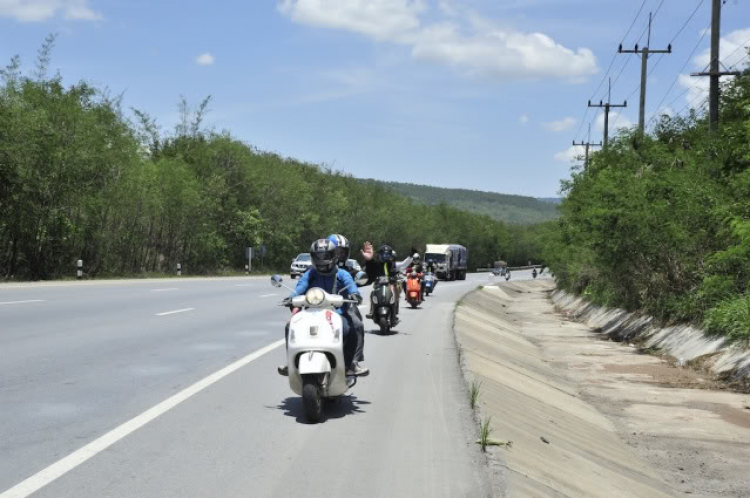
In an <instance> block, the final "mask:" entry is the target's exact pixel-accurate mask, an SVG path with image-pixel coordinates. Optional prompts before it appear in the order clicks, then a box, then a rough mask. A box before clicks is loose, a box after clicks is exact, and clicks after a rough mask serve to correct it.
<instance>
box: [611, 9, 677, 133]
mask: <svg viewBox="0 0 750 498" xmlns="http://www.w3.org/2000/svg"><path fill="white" fill-rule="evenodd" d="M651 18H652V16H651V13H649V14H648V38H647V40H646V46H645V47H643V48H641V49H640V51H639V50H638V44H637V43H636V44H635V48H634V49H633V50H623V49H622V44H620V48H619V49H618V53H620V54H636V55H637V54H640V56H641V102H640V108H639V110H638V132H639V133H640V134H641V135H643V133H644V131H645V129H646V80H647V79H648V56H649V55H650V54H671V53H672V44H669V45H667V49H666V50H651Z"/></svg>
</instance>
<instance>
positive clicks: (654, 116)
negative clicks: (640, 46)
mask: <svg viewBox="0 0 750 498" xmlns="http://www.w3.org/2000/svg"><path fill="white" fill-rule="evenodd" d="M702 3H703V2H701V4H702ZM699 6H700V4H699ZM691 17H692V16H691ZM686 24H687V23H686ZM709 26H710V24H709ZM684 28H685V26H683V27H682V28H680V32H682V30H683V29H684ZM706 33H708V28H707V29H704V30H703V34H702V35H701V37H700V39H699V40H698V43H696V44H695V47H693V51H692V52H690V55H688V56H687V59H686V60H685V63H684V64H683V65H682V68H681V69H680V70H679V71H678V72H677V76H676V77H675V79H674V81H672V84H671V85H669V89H668V90H667V93H665V94H664V97H662V99H661V102H659V105H658V106H656V109H657V111H656V113H654V115H653V116H651V119H649V120H648V123H647V124H646V126H647V127H648V125H649V124H651V122H652V121H653V120H654V119H655V118H656V117H657V116H658V115H659V111H661V110H662V109H663V108H662V104H663V103H664V101H665V100H667V97H668V96H669V93H670V92H671V91H672V89H673V88H674V86H675V85H676V84H677V82H678V81H679V79H680V76H681V75H682V72H683V71H684V70H685V68H686V67H687V65H688V64H689V63H690V60H691V59H692V58H693V55H695V52H697V51H698V47H700V46H701V43H702V42H703V40H704V39H705V38H706ZM675 38H676V37H675ZM673 40H674V39H673ZM691 88H692V87H691ZM689 89H690V88H688V89H687V90H685V91H684V92H683V93H682V94H680V95H679V96H678V97H677V98H679V97H681V96H682V95H684V94H685V93H687V91H688V90H689ZM672 102H674V101H672ZM669 105H671V103H670V104H669Z"/></svg>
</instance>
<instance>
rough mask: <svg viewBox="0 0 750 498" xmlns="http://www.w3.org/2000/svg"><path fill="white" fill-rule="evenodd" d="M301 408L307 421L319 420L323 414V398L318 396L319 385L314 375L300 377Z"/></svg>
mask: <svg viewBox="0 0 750 498" xmlns="http://www.w3.org/2000/svg"><path fill="white" fill-rule="evenodd" d="M302 408H303V409H304V411H305V418H306V419H307V420H308V422H312V423H317V422H320V418H321V416H322V415H323V399H322V397H321V396H320V387H319V386H318V381H317V379H315V378H314V377H309V376H305V377H303V379H302Z"/></svg>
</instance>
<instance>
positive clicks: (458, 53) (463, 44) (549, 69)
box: [412, 22, 599, 81]
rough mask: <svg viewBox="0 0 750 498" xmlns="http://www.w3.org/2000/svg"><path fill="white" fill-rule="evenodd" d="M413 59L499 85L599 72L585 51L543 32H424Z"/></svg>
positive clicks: (446, 28)
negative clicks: (487, 78) (484, 78)
mask: <svg viewBox="0 0 750 498" xmlns="http://www.w3.org/2000/svg"><path fill="white" fill-rule="evenodd" d="M412 55H413V56H414V57H415V58H416V59H423V60H429V61H433V62H439V63H443V64H446V65H449V66H451V67H453V68H455V69H457V70H459V71H461V72H463V73H465V74H468V75H479V76H488V77H491V78H493V79H497V80H501V81H508V80H527V79H538V78H543V77H556V78H563V79H566V80H570V81H580V79H581V78H583V77H586V76H590V75H592V74H595V73H596V72H598V70H599V68H598V67H597V65H596V58H595V57H594V54H593V52H591V50H589V49H586V48H583V49H579V50H578V51H577V52H574V51H572V50H570V49H568V48H565V47H563V46H562V45H559V44H557V43H555V41H554V40H553V39H552V38H550V37H549V36H547V35H544V34H542V33H520V32H517V31H507V30H503V29H500V28H496V27H492V26H489V25H487V24H484V25H483V26H481V30H480V31H473V32H472V33H470V34H466V33H464V30H462V29H461V27H460V26H459V25H458V24H456V23H454V22H443V23H440V24H435V25H433V26H430V27H428V28H425V29H423V30H422V31H421V32H420V33H419V35H418V36H417V39H416V42H415V43H414V45H413V47H412Z"/></svg>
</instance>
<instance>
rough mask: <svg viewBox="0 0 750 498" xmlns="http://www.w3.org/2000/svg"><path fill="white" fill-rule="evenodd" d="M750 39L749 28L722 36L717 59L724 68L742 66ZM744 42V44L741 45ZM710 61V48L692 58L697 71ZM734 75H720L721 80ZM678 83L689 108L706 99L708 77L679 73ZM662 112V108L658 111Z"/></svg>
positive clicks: (695, 107) (698, 104)
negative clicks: (683, 91)
mask: <svg viewBox="0 0 750 498" xmlns="http://www.w3.org/2000/svg"><path fill="white" fill-rule="evenodd" d="M749 39H750V28H747V29H739V30H736V31H732V32H731V33H729V34H728V35H726V36H724V37H722V39H721V45H720V50H719V59H720V60H721V61H722V64H723V66H724V67H726V68H732V67H734V66H735V65H737V64H739V66H738V68H737V69H738V70H739V69H741V68H742V66H743V64H740V61H742V59H743V58H744V57H745V56H746V55H747V43H746V42H747V41H748V40H749ZM743 44H744V45H743ZM710 62H711V50H710V49H708V48H707V49H704V50H703V51H702V52H701V53H700V54H698V55H697V56H696V57H695V58H694V59H693V63H694V64H695V68H696V69H697V70H698V71H703V70H704V69H707V68H706V66H708V64H709V63H710ZM732 78H734V76H722V77H721V81H722V82H725V81H729V80H731V79H732ZM678 83H679V84H680V86H681V87H682V88H685V89H687V93H685V103H686V104H687V107H688V108H690V109H697V108H699V107H701V106H702V105H703V104H704V103H705V101H706V99H707V98H708V87H709V78H707V77H705V76H690V75H689V74H681V75H680V76H679V78H678ZM660 113H662V114H663V110H662V111H660Z"/></svg>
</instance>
